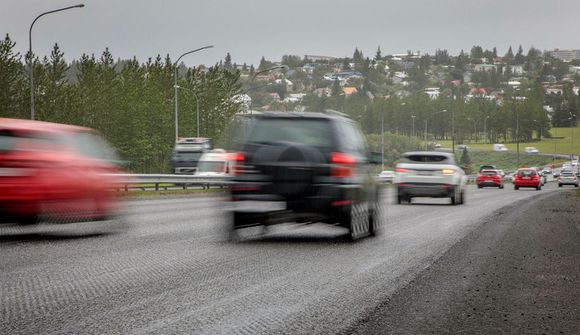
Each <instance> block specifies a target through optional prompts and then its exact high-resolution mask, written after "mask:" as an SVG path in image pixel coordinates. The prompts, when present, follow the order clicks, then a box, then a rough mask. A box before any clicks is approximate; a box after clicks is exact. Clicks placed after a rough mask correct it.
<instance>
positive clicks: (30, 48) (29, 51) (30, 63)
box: [28, 4, 85, 120]
mask: <svg viewBox="0 0 580 335" xmlns="http://www.w3.org/2000/svg"><path fill="white" fill-rule="evenodd" d="M84 6H85V5H84V4H78V5H74V6H68V7H63V8H59V9H55V10H51V11H48V12H44V13H42V14H40V15H38V16H37V17H36V18H35V19H34V21H32V24H31V25H30V29H29V30H28V65H29V67H30V69H29V71H30V73H29V75H30V119H31V120H34V60H33V59H32V27H33V26H34V23H36V21H37V20H38V19H40V18H41V17H42V16H44V15H48V14H52V13H56V12H62V11H65V10H68V9H73V8H83V7H84Z"/></svg>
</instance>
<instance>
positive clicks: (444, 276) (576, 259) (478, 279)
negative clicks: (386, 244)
mask: <svg viewBox="0 0 580 335" xmlns="http://www.w3.org/2000/svg"><path fill="white" fill-rule="evenodd" d="M579 218H580V200H579V199H578V198H577V197H576V194H575V192H574V191H572V190H564V191H561V192H551V193H548V194H542V195H540V196H538V197H534V198H532V199H528V200H525V201H522V202H518V203H515V204H512V205H510V206H508V207H504V208H502V209H500V210H499V211H498V212H496V214H495V215H493V216H491V217H489V218H487V219H486V221H485V222H483V223H482V224H481V226H480V227H479V228H478V229H476V230H475V231H473V232H472V233H470V234H469V235H468V236H467V237H466V238H465V239H463V240H462V241H461V242H459V243H457V244H456V245H455V246H454V247H452V248H451V249H450V250H449V251H448V252H447V253H446V254H445V255H444V256H442V257H441V258H440V259H439V260H438V261H437V262H435V263H434V264H433V265H432V266H431V267H429V268H428V269H426V270H425V271H423V272H422V273H421V274H420V275H419V276H417V277H416V278H415V279H414V280H413V281H412V282H411V283H410V284H409V285H407V286H406V287H405V288H404V289H402V290H400V291H399V292H397V293H396V294H395V295H394V296H392V297H391V298H390V299H389V300H388V301H386V302H384V303H383V304H382V305H381V306H380V307H379V308H377V309H376V310H375V311H374V312H373V313H372V314H371V315H369V317H367V318H365V319H364V320H361V321H360V322H359V323H358V324H357V325H355V326H353V327H352V328H351V329H350V330H349V331H348V333H358V334H458V333H465V334H504V333H517V334H528V333H533V334H578V333H580V219H579Z"/></svg>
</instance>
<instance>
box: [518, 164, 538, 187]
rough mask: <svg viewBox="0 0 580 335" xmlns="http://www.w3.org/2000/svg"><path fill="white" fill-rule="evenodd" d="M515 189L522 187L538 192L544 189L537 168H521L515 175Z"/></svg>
mask: <svg viewBox="0 0 580 335" xmlns="http://www.w3.org/2000/svg"><path fill="white" fill-rule="evenodd" d="M513 183H514V189H515V190H518V189H519V188H520V187H533V188H535V189H536V190H538V191H539V190H541V189H542V179H541V176H540V174H539V173H538V171H537V170H536V169H535V168H521V169H518V171H516V173H515V174H514V179H513Z"/></svg>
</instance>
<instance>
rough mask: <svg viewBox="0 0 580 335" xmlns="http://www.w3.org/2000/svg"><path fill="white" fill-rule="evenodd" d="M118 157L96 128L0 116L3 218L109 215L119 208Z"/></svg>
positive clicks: (69, 218) (60, 218)
mask: <svg viewBox="0 0 580 335" xmlns="http://www.w3.org/2000/svg"><path fill="white" fill-rule="evenodd" d="M117 162H118V161H117V158H116V154H115V152H114V150H113V149H112V148H111V147H110V146H109V145H108V144H107V142H106V141H105V140H104V139H103V138H102V137H101V136H100V135H99V134H98V133H97V132H96V131H94V130H92V129H89V128H83V127H77V126H70V125H62V124H56V123H48V122H39V121H29V120H16V119H5V118H0V221H4V222H6V221H7V222H18V223H21V224H32V223H36V222H38V221H39V220H42V221H48V222H78V221H94V220H101V219H107V218H108V217H109V216H110V215H113V214H114V213H116V212H117V210H118V202H117V201H116V196H115V192H114V190H115V188H117V187H119V186H120V185H118V183H117V179H116V177H114V176H113V175H111V174H113V173H117V172H120V169H119V168H118V166H117Z"/></svg>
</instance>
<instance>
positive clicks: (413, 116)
mask: <svg viewBox="0 0 580 335" xmlns="http://www.w3.org/2000/svg"><path fill="white" fill-rule="evenodd" d="M416 117H417V116H415V115H411V118H412V119H413V132H411V137H415V118H416Z"/></svg>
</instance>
